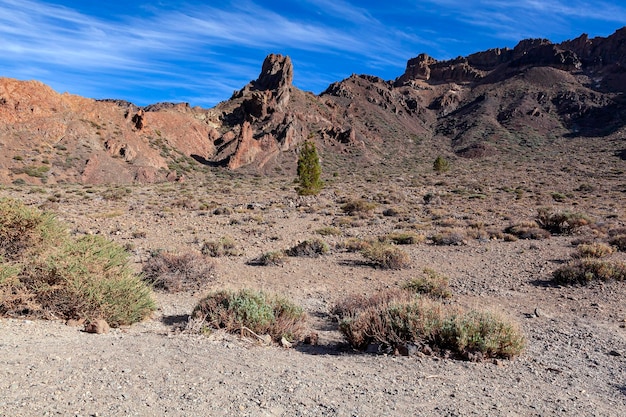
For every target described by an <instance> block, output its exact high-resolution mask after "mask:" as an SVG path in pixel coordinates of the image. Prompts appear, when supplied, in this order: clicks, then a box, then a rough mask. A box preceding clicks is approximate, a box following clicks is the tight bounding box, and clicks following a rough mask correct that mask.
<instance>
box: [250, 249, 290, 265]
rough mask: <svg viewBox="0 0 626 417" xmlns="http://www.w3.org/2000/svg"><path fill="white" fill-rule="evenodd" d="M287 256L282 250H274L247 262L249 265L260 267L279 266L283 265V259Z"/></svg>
mask: <svg viewBox="0 0 626 417" xmlns="http://www.w3.org/2000/svg"><path fill="white" fill-rule="evenodd" d="M286 257H287V254H286V253H285V251H282V250H275V251H270V252H265V253H264V254H262V255H260V256H259V257H257V258H254V259H252V260H250V261H249V262H248V264H249V265H260V266H279V265H282V264H284V263H285V258H286Z"/></svg>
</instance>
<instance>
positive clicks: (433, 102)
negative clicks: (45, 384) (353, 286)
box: [0, 28, 626, 183]
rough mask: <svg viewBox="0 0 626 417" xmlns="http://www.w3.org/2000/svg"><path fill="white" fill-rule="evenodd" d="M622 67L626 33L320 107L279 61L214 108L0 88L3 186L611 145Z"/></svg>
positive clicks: (335, 94) (286, 62) (338, 86)
mask: <svg viewBox="0 0 626 417" xmlns="http://www.w3.org/2000/svg"><path fill="white" fill-rule="evenodd" d="M624 68H626V28H624V29H620V30H619V31H617V32H615V34H613V35H611V36H609V37H607V38H594V39H589V38H588V36H586V35H582V36H580V37H579V38H577V39H574V40H571V41H566V42H563V43H560V44H553V43H551V42H550V41H548V40H545V39H531V40H524V41H521V42H520V43H519V44H518V45H517V46H516V47H515V48H513V49H508V48H503V49H498V48H495V49H490V50H488V51H484V52H477V53H475V54H471V55H469V56H467V57H459V58H456V59H453V60H448V61H437V60H436V59H434V58H432V57H430V56H428V55H426V54H421V55H419V56H417V57H415V58H412V59H410V60H409V61H408V62H407V67H406V71H405V73H404V74H403V75H402V76H400V77H399V78H397V79H396V80H395V81H385V80H382V79H380V78H378V77H374V76H369V75H353V76H351V77H349V78H347V79H345V80H342V81H340V82H336V83H333V84H331V85H330V86H329V87H328V89H327V90H326V91H324V92H323V93H322V94H320V95H318V96H316V95H313V94H311V93H306V92H303V91H300V90H299V89H297V88H296V87H294V86H293V85H292V81H293V65H292V62H291V59H290V58H289V57H288V56H283V55H276V54H271V55H268V56H267V58H266V59H265V61H264V62H263V65H262V68H261V72H260V74H259V76H258V78H257V79H256V80H254V81H251V82H250V83H249V84H248V85H246V86H244V87H243V88H242V89H241V90H240V91H238V92H236V93H235V94H233V96H232V97H231V98H230V99H229V100H226V101H224V102H222V103H220V104H219V105H217V106H216V107H215V108H213V109H201V108H197V107H190V106H189V104H187V103H178V104H174V103H158V104H154V105H150V106H146V107H143V108H140V107H137V106H135V105H133V104H132V103H128V102H124V101H119V100H100V101H96V100H92V99H88V98H83V97H78V96H73V95H70V94H58V93H56V92H55V91H53V90H52V89H50V88H49V87H47V86H45V85H43V84H41V83H38V82H36V81H26V82H25V81H17V80H11V79H6V78H0V182H2V183H9V182H13V181H18V180H19V181H24V182H27V183H41V182H47V183H60V182H84V183H128V182H157V181H174V180H181V179H182V178H184V177H185V176H189V175H193V174H194V172H196V171H202V169H203V168H204V167H206V166H214V167H222V169H224V168H226V169H231V170H238V169H243V168H245V169H246V170H248V171H254V172H257V173H265V174H270V173H273V172H280V173H283V174H290V173H291V174H293V173H295V167H296V161H297V149H298V147H299V145H300V144H301V143H302V142H303V141H304V140H315V141H316V142H317V144H318V148H319V151H320V152H321V154H322V157H323V158H324V159H325V160H327V161H332V160H334V161H335V167H340V164H339V162H337V161H340V160H341V161H343V162H342V163H344V164H345V163H346V162H349V163H348V165H350V166H352V167H353V169H358V168H359V167H362V168H364V169H366V168H368V167H370V166H371V165H372V164H374V163H379V162H381V163H385V164H386V165H387V166H395V165H402V164H403V163H402V162H399V161H407V160H408V161H410V160H413V159H415V158H418V159H419V158H430V155H431V154H438V153H440V152H441V151H442V150H446V149H447V150H448V151H450V152H456V153H457V155H458V156H462V157H471V158H480V157H484V156H488V155H492V154H494V153H498V152H509V151H510V152H516V151H515V150H516V149H518V150H519V149H520V146H522V147H523V146H525V145H524V137H526V136H528V135H529V134H530V135H531V136H533V137H535V138H542V137H546V136H547V135H551V136H572V135H584V136H607V135H610V134H613V133H615V132H618V131H620V129H621V128H622V127H624V125H625V122H624V120H626V103H625V102H624V100H623V99H622V98H621V93H623V92H626V70H625V69H624ZM520 132H522V133H520ZM516 138H522V139H520V140H517V139H516ZM540 142H541V140H539V139H537V140H535V142H534V144H533V146H540ZM346 158H350V160H349V161H347V159H346Z"/></svg>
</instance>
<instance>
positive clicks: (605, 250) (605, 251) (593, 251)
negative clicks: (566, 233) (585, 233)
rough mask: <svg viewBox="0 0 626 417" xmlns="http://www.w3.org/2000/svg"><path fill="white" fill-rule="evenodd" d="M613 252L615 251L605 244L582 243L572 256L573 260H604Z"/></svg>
mask: <svg viewBox="0 0 626 417" xmlns="http://www.w3.org/2000/svg"><path fill="white" fill-rule="evenodd" d="M613 252H615V249H613V247H612V246H610V245H607V244H606V243H601V242H593V243H582V244H580V245H578V246H577V247H576V252H575V253H574V254H573V255H572V256H573V257H574V258H604V257H605V256H608V255H610V254H612V253H613Z"/></svg>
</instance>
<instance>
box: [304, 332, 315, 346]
mask: <svg viewBox="0 0 626 417" xmlns="http://www.w3.org/2000/svg"><path fill="white" fill-rule="evenodd" d="M318 341H319V335H318V334H317V333H315V332H312V333H311V334H309V335H307V336H305V337H304V341H303V342H304V344H305V345H317V343H318Z"/></svg>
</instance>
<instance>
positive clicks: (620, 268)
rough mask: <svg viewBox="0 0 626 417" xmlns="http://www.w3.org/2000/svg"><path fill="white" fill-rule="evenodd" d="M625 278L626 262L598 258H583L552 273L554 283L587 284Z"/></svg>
mask: <svg viewBox="0 0 626 417" xmlns="http://www.w3.org/2000/svg"><path fill="white" fill-rule="evenodd" d="M624 280H626V264H625V263H623V262H611V261H606V260H600V259H593V258H584V259H577V260H575V261H573V262H569V263H568V264H566V265H564V266H562V267H560V268H558V269H557V270H556V271H554V272H553V273H552V281H553V282H554V283H556V284H564V285H575V284H589V283H591V282H593V281H624Z"/></svg>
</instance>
